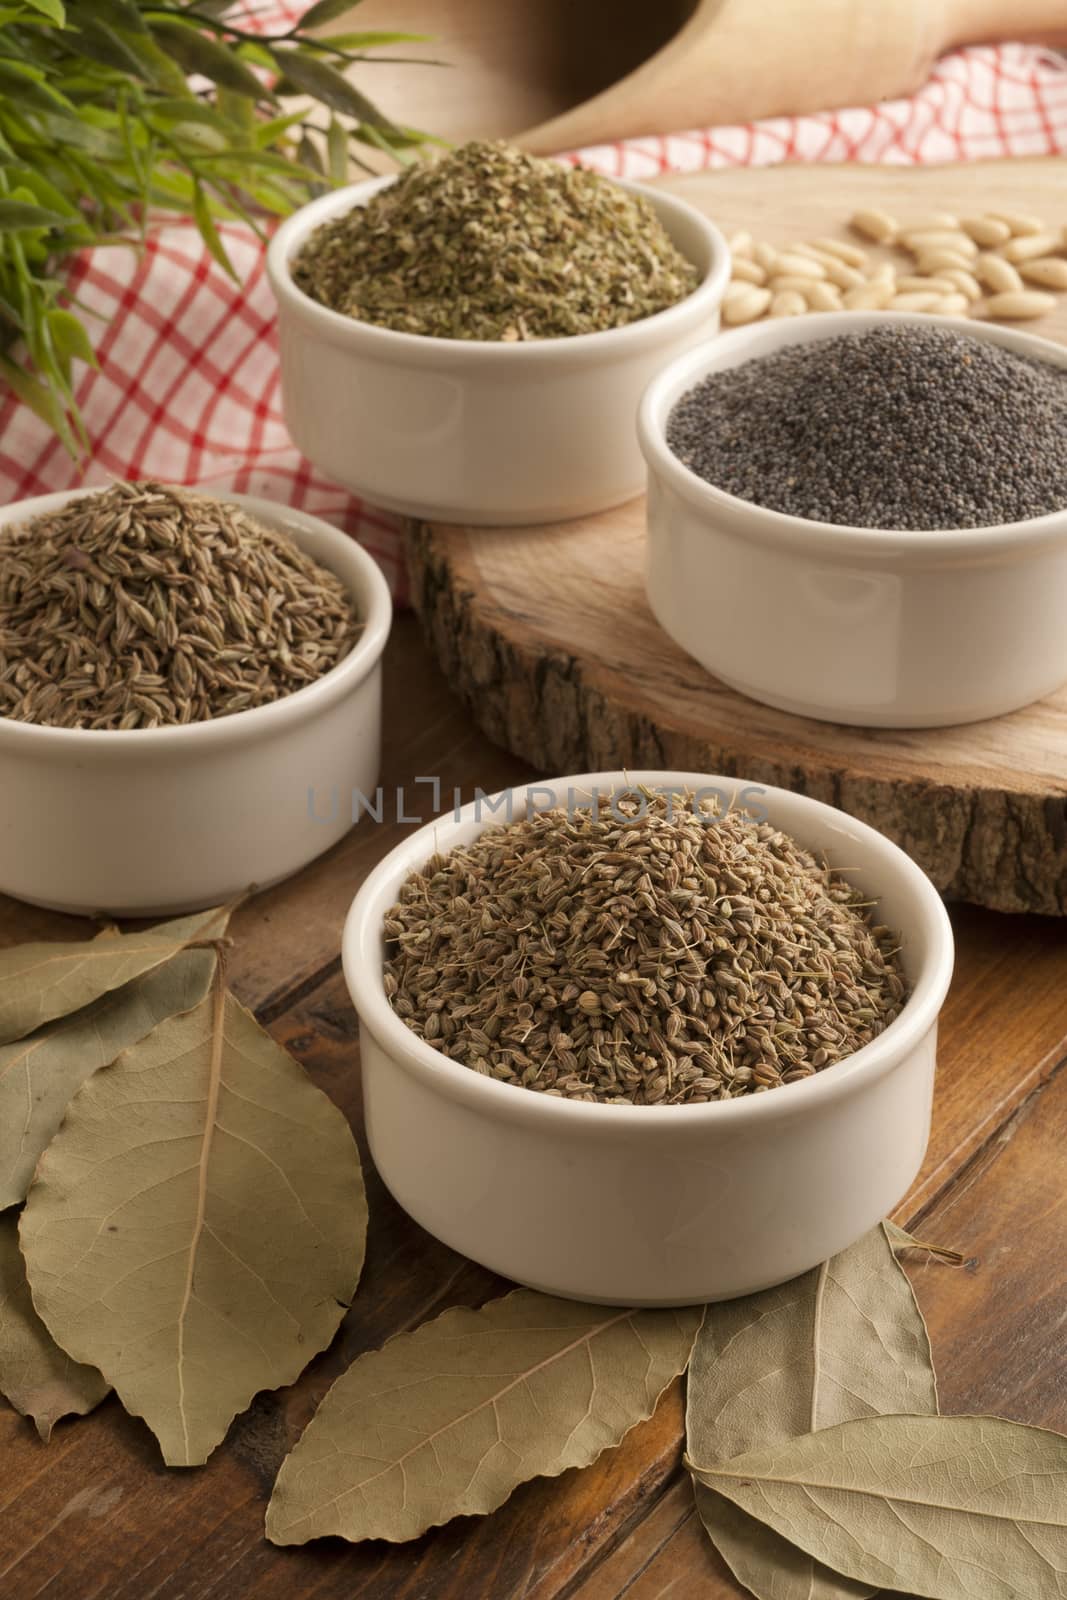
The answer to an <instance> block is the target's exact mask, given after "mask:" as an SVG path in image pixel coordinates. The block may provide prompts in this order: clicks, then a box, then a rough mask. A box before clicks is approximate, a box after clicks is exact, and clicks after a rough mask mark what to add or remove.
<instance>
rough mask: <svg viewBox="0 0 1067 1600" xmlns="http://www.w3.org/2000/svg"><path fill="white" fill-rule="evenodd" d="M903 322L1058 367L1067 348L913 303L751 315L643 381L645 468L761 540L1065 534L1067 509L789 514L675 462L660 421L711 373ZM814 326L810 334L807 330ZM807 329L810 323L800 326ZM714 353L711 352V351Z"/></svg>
mask: <svg viewBox="0 0 1067 1600" xmlns="http://www.w3.org/2000/svg"><path fill="white" fill-rule="evenodd" d="M900 322H909V323H916V324H919V323H921V324H923V325H924V326H928V325H930V324H933V325H934V326H935V327H941V328H949V329H951V330H952V331H953V332H958V333H966V334H970V335H971V336H972V337H974V338H979V339H985V340H987V341H988V342H989V343H991V344H999V345H1003V346H1004V348H1005V349H1008V350H1012V351H1014V352H1015V353H1016V354H1018V355H1024V356H1030V357H1031V358H1032V359H1034V360H1038V361H1043V362H1045V363H1046V364H1049V365H1052V366H1058V367H1067V349H1065V347H1064V346H1063V345H1060V344H1056V343H1055V342H1054V341H1053V340H1051V339H1042V338H1041V337H1040V336H1039V335H1037V334H1032V333H1021V332H1019V331H1018V330H1017V329H1015V328H1006V327H1004V326H1002V325H1001V324H1000V323H993V322H977V321H975V320H973V319H971V318H968V317H939V316H932V315H930V314H929V313H926V312H918V311H823V312H819V313H818V314H817V315H809V316H807V317H804V318H799V317H782V318H780V319H776V320H775V321H773V322H758V323H753V324H751V325H749V326H747V327H743V328H735V329H733V330H732V331H731V332H729V333H724V334H720V335H719V336H718V337H717V338H716V339H715V340H714V341H709V342H708V343H707V344H705V345H701V346H699V347H697V348H696V349H695V350H687V351H685V352H683V354H682V355H680V356H677V357H676V358H675V359H674V360H673V361H671V362H669V363H668V365H667V366H666V367H664V369H663V371H662V372H659V373H657V375H656V376H655V377H654V378H653V379H652V382H651V383H650V384H649V385H648V388H647V389H646V390H645V393H644V395H643V396H642V398H641V404H640V406H639V408H638V416H637V436H638V440H639V442H640V446H641V452H642V454H643V455H644V458H645V461H646V463H647V465H648V468H649V472H650V473H655V474H657V475H658V476H659V477H661V478H664V479H666V480H667V482H669V484H670V486H671V487H672V488H673V489H675V490H676V491H677V492H678V493H679V494H681V495H682V496H683V497H684V498H685V499H686V500H688V501H689V503H690V504H691V505H693V506H694V507H695V508H696V509H697V510H698V511H702V512H703V513H705V515H711V516H713V515H714V514H715V512H720V513H721V512H722V511H724V510H729V511H730V512H731V513H732V515H733V516H734V517H736V518H739V519H740V518H744V519H745V528H744V533H745V536H746V537H752V538H756V539H759V540H761V542H763V543H765V544H780V545H793V546H798V545H802V546H803V547H805V548H807V549H821V550H825V551H827V552H828V553H838V554H840V553H841V552H843V551H845V550H847V551H848V552H849V553H850V554H855V555H864V554H866V555H881V556H887V555H888V556H895V555H923V556H929V555H941V556H952V557H956V556H966V555H972V554H973V555H983V554H984V555H991V554H994V553H999V552H1002V551H1010V550H1014V551H1018V552H1020V553H1022V552H1023V551H1025V550H1027V549H1028V548H1029V547H1031V546H1033V545H1042V546H1044V545H1048V544H1055V543H1058V542H1060V541H1064V542H1067V507H1065V508H1064V509H1063V510H1061V511H1050V512H1047V513H1046V514H1045V515H1044V516H1041V517H1028V518H1027V519H1026V520H1025V521H1023V522H998V523H989V524H987V525H986V526H984V527H981V528H934V529H918V528H917V529H914V530H912V529H907V528H860V527H855V526H853V525H852V524H851V523H838V522H819V521H816V520H814V519H808V518H806V517H794V516H791V515H789V514H788V513H786V512H784V511H772V510H770V509H769V508H768V507H766V506H758V505H755V504H754V503H753V502H752V501H751V500H742V499H741V498H740V497H739V496H737V495H733V494H729V493H728V492H727V491H726V490H725V489H720V488H718V487H717V486H716V485H715V484H711V483H708V482H706V481H705V479H703V478H701V477H698V476H697V474H696V473H695V472H694V471H693V470H692V468H690V467H687V466H686V465H685V464H684V463H683V462H681V461H680V460H679V459H678V457H677V456H676V455H675V454H674V452H673V451H672V450H671V448H670V446H669V445H668V443H667V420H668V417H669V415H670V412H671V409H672V407H673V406H674V404H675V403H676V402H677V401H678V400H680V399H681V397H682V395H683V394H685V393H687V392H688V391H689V390H690V389H692V388H694V387H695V385H696V384H698V383H699V382H700V381H701V379H703V378H704V377H708V376H710V375H711V373H712V372H721V371H726V370H729V367H731V366H740V365H741V364H742V361H744V360H747V359H757V358H758V357H761V356H766V355H769V354H771V353H772V352H774V351H777V350H781V349H785V348H787V347H788V346H790V345H793V344H801V343H816V342H820V343H821V342H822V339H824V338H825V339H832V338H835V337H836V336H837V335H839V334H842V333H856V332H858V331H860V330H861V329H866V328H873V327H879V326H886V325H892V324H894V323H900ZM815 329H818V334H817V335H816V334H815V333H814V330H815ZM809 330H811V332H810V334H809ZM746 350H751V351H752V356H751V358H749V357H747V356H743V355H742V356H740V358H739V359H738V360H737V361H731V362H730V363H728V365H727V366H723V364H722V363H721V362H720V361H719V360H718V359H716V358H717V356H718V355H719V354H721V353H722V352H723V351H727V352H730V353H732V352H734V351H738V352H743V351H746ZM713 352H714V353H713Z"/></svg>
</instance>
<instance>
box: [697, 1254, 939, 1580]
mask: <svg viewBox="0 0 1067 1600" xmlns="http://www.w3.org/2000/svg"><path fill="white" fill-rule="evenodd" d="M936 1410H937V1387H936V1383H935V1380H934V1369H933V1361H932V1359H931V1355H930V1341H929V1338H928V1337H927V1333H926V1326H925V1324H924V1322H923V1319H922V1316H921V1314H920V1311H919V1308H918V1306H917V1305H916V1303H915V1297H914V1295H913V1293H912V1289H911V1284H910V1283H909V1282H908V1278H907V1275H906V1273H905V1272H904V1270H903V1268H902V1267H901V1266H900V1265H899V1263H898V1262H897V1260H896V1258H895V1256H894V1254H893V1250H892V1247H891V1245H890V1243H889V1240H888V1237H887V1236H886V1234H885V1232H884V1231H883V1229H882V1228H880V1227H879V1228H875V1229H873V1230H872V1231H871V1232H870V1233H869V1234H867V1235H866V1236H865V1237H864V1238H862V1239H860V1240H858V1242H857V1243H856V1244H854V1245H852V1246H850V1247H849V1249H847V1250H844V1251H842V1252H841V1254H840V1255H836V1256H834V1257H833V1258H832V1260H830V1261H828V1262H824V1264H823V1265H822V1266H821V1267H816V1268H814V1269H813V1270H812V1271H811V1272H806V1273H805V1274H804V1275H803V1276H802V1277H800V1278H795V1279H793V1281H792V1282H791V1283H786V1284H782V1285H781V1286H780V1287H778V1288H776V1289H766V1290H764V1291H763V1293H761V1294H753V1295H746V1296H745V1297H744V1298H743V1299H739V1300H730V1301H726V1302H724V1303H723V1304H720V1305H712V1306H709V1307H708V1310H707V1315H706V1316H705V1319H704V1326H703V1328H702V1330H701V1332H700V1335H699V1336H698V1338H697V1342H696V1345H695V1347H694V1350H693V1359H692V1361H691V1362H690V1366H689V1377H688V1384H687V1407H686V1448H687V1451H688V1453H689V1455H690V1456H691V1457H692V1458H693V1459H694V1460H696V1461H700V1462H703V1463H707V1462H711V1461H727V1460H729V1459H730V1458H731V1457H732V1456H738V1455H741V1454H742V1453H743V1452H744V1451H750V1450H753V1449H757V1448H760V1447H763V1446H771V1445H777V1444H779V1443H781V1442H782V1441H784V1440H787V1439H790V1438H793V1437H795V1436H796V1435H798V1434H804V1433H807V1432H809V1431H811V1430H813V1429H817V1428H825V1427H830V1426H832V1425H833V1424H835V1423H838V1422H843V1421H845V1420H847V1419H850V1418H853V1417H865V1416H870V1415H874V1414H880V1413H884V1412H887V1411H936ZM695 1490H696V1501H697V1510H698V1511H699V1513H700V1517H701V1520H702V1522H703V1523H704V1527H705V1529H706V1530H707V1533H708V1536H709V1538H710V1539H711V1540H712V1542H713V1543H714V1544H715V1545H716V1546H717V1548H718V1550H719V1552H720V1554H721V1555H722V1556H723V1559H724V1560H725V1561H726V1563H727V1565H728V1566H729V1567H730V1569H731V1571H732V1572H733V1573H734V1575H735V1577H736V1578H737V1579H738V1580H739V1581H740V1582H741V1583H742V1584H744V1585H745V1587H746V1588H748V1589H749V1590H751V1592H752V1593H753V1594H754V1595H755V1596H757V1600H838V1597H845V1596H857V1595H869V1594H871V1593H872V1592H873V1591H872V1590H871V1589H870V1588H867V1587H864V1586H863V1585H860V1584H856V1583H854V1582H851V1581H849V1580H846V1579H843V1578H839V1577H838V1576H837V1575H836V1574H835V1573H834V1572H830V1571H828V1570H827V1569H826V1568H825V1567H821V1566H820V1565H819V1563H818V1562H816V1561H813V1560H812V1558H811V1556H810V1555H808V1554H806V1553H805V1552H804V1551H803V1550H798V1549H796V1548H795V1547H794V1546H793V1545H791V1544H790V1543H789V1542H788V1541H787V1540H786V1539H784V1538H782V1537H781V1536H780V1535H779V1534H778V1533H776V1532H774V1531H773V1530H772V1529H771V1528H768V1527H765V1526H764V1525H763V1524H761V1523H760V1522H758V1521H756V1520H755V1518H753V1517H751V1516H749V1515H748V1513H747V1512H745V1511H743V1510H741V1509H740V1508H739V1507H738V1506H736V1505H734V1504H733V1503H732V1502H731V1501H730V1500H727V1499H724V1498H723V1497H722V1496H721V1495H719V1494H716V1493H714V1492H713V1491H712V1490H711V1489H709V1488H705V1487H704V1485H703V1484H702V1483H700V1482H698V1483H697V1484H696V1485H695Z"/></svg>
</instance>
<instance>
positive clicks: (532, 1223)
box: [342, 772, 953, 1305]
mask: <svg viewBox="0 0 1067 1600" xmlns="http://www.w3.org/2000/svg"><path fill="white" fill-rule="evenodd" d="M635 783H644V784H650V785H660V784H667V785H670V786H671V787H679V786H684V785H690V786H692V787H693V788H704V787H706V786H709V785H710V786H714V787H717V788H718V789H719V790H720V791H721V792H724V793H725V794H726V795H733V794H734V792H735V791H736V790H739V789H741V790H744V788H745V785H744V784H743V781H742V780H739V779H732V778H714V777H707V776H705V775H704V774H693V773H679V772H669V773H662V772H633V773H629V774H627V775H625V776H623V775H622V774H621V773H599V774H594V775H585V776H581V777H572V778H558V779H554V780H546V781H545V782H544V783H540V784H536V785H531V786H530V788H529V790H528V791H527V790H525V789H519V790H516V791H514V797H513V798H514V811H513V814H514V816H516V817H520V816H522V815H524V814H525V804H526V795H527V793H528V794H529V796H530V801H531V804H532V806H533V807H534V808H535V809H538V810H541V809H544V808H545V807H546V806H547V805H549V804H552V803H553V797H555V799H557V800H558V802H559V803H560V804H566V803H567V798H568V791H573V793H574V794H575V795H577V796H582V795H587V794H588V793H589V791H590V790H592V789H593V788H594V787H595V788H596V789H598V790H599V791H600V793H601V794H602V795H603V796H605V797H606V796H608V795H610V794H612V793H614V792H616V791H618V790H620V789H626V788H630V787H632V786H633V785H634V784H635ZM496 798H497V797H494V802H495V800H496ZM740 798H741V801H742V802H743V803H744V802H747V801H749V800H752V801H753V802H754V803H758V804H759V805H761V806H763V807H764V808H765V809H766V813H767V815H768V817H769V820H770V821H771V822H772V823H774V824H775V825H776V826H779V827H781V828H783V829H784V830H785V831H786V832H787V833H789V834H791V835H792V836H793V837H794V838H796V839H798V840H799V841H800V842H801V843H802V844H805V845H807V846H808V847H809V848H812V849H814V850H816V851H818V852H820V853H824V854H825V856H826V858H827V859H828V860H829V862H830V863H831V864H835V863H836V864H839V865H841V866H846V867H849V868H851V869H855V871H854V879H855V881H856V882H857V883H858V884H860V885H861V886H862V887H863V888H864V889H867V890H869V891H870V893H871V894H872V896H876V897H877V898H878V901H879V911H878V915H879V917H880V918H881V919H883V920H884V921H886V922H888V923H889V924H890V926H892V927H894V928H900V929H901V931H902V933H903V952H902V960H903V963H904V968H905V971H906V974H907V977H908V980H909V983H910V985H911V986H912V988H913V993H912V995H911V998H910V999H909V1000H908V1001H907V1003H906V1005H905V1007H904V1009H903V1011H902V1012H901V1014H900V1016H899V1017H898V1018H897V1019H896V1020H895V1021H894V1022H893V1023H891V1024H890V1026H889V1027H888V1028H887V1029H886V1030H885V1032H884V1033H883V1034H882V1035H881V1036H880V1037H879V1038H878V1039H876V1040H874V1042H873V1043H871V1044H869V1045H867V1046H865V1047H864V1048H863V1049H862V1050H860V1051H858V1052H857V1053H856V1054H855V1055H853V1056H851V1057H849V1058H848V1059H846V1060H845V1061H842V1062H839V1063H838V1064H837V1065H835V1066H833V1067H830V1068H827V1069H825V1070H824V1071H823V1072H821V1073H819V1074H818V1075H817V1076H816V1077H814V1078H809V1079H806V1080H802V1081H800V1082H797V1083H792V1084H787V1085H784V1086H782V1087H780V1088H777V1089H773V1090H770V1091H768V1092H767V1093H765V1094H760V1095H754V1096H752V1097H751V1098H744V1099H737V1100H732V1101H726V1102H721V1103H716V1104H711V1105H694V1106H666V1107H664V1106H612V1105H596V1104H590V1103H584V1102H577V1101H568V1100H562V1099H554V1098H548V1097H546V1096H544V1095H541V1094H537V1093H535V1092H534V1091H532V1090H530V1089H523V1088H519V1087H517V1086H515V1085H512V1084H505V1083H499V1082H497V1081H496V1080H494V1079H491V1078H487V1077H483V1076H482V1075H481V1074H479V1073H477V1072H473V1071H471V1070H470V1068H468V1067H465V1066H463V1065H461V1064H459V1063H456V1062H453V1061H450V1060H448V1059H447V1058H446V1057H445V1056H443V1055H441V1054H440V1053H439V1052H438V1051H436V1050H434V1049H433V1048H432V1047H431V1046H430V1045H428V1044H425V1043H424V1042H423V1041H422V1040H421V1039H419V1038H417V1037H416V1035H415V1034H414V1033H412V1032H411V1030H410V1029H409V1028H407V1027H406V1026H405V1024H404V1023H403V1022H402V1021H401V1019H400V1018H399V1017H398V1016H397V1015H396V1014H395V1013H394V1012H393V1010H392V1009H391V1007H390V1005H389V1002H388V1000H387V999H386V995H385V990H384V987H383V984H382V962H383V940H382V924H383V919H384V916H385V913H386V911H387V910H388V908H389V907H390V906H391V905H393V904H394V903H395V901H396V898H397V895H398V893H399V890H400V887H401V884H402V883H403V882H404V881H405V879H406V878H407V877H408V876H409V875H410V874H411V872H412V871H414V870H415V868H416V867H418V866H419V865H421V864H422V863H423V862H424V861H425V860H426V859H427V858H428V857H429V856H430V855H431V854H433V853H434V852H435V851H438V850H440V851H442V852H446V851H448V850H449V849H451V848H452V847H453V846H455V845H457V844H461V843H464V842H468V841H469V840H471V839H472V838H474V837H475V836H476V835H477V834H479V833H480V832H482V831H483V829H484V828H485V827H487V826H490V825H492V823H493V820H494V819H493V813H492V812H490V810H489V807H488V806H486V807H485V808H484V810H483V811H482V814H481V816H480V817H479V815H478V808H477V806H476V805H470V806H467V807H465V808H464V809H463V811H462V812H461V813H460V815H459V817H458V819H456V818H454V817H449V818H444V819H442V820H440V821H438V822H434V823H430V824H428V825H427V826H425V827H422V828H420V829H418V831H417V832H413V833H412V834H410V835H409V836H408V837H407V838H406V839H405V840H404V841H403V843H402V844H400V845H398V846H397V847H396V848H395V849H394V850H392V851H391V852H390V853H389V855H388V856H386V857H385V859H384V860H383V861H382V862H380V863H379V865H378V866H377V867H376V868H375V869H374V871H373V872H372V873H371V874H370V876H369V877H368V878H367V880H366V882H365V883H364V885H363V887H362V888H361V889H360V891H359V894H358V895H357V896H356V899H355V901H354V903H353V905H352V909H351V911H350V913H349V916H348V920H347V922H346V924H345V930H344V940H343V947H342V950H343V957H344V971H345V977H346V980H347V982H348V987H349V990H350V992H351V995H352V999H353V1001H354V1003H355V1006H356V1009H357V1011H358V1012H359V1016H360V1040H361V1055H362V1072H363V1100H364V1106H365V1111H366V1123H367V1135H368V1138H369V1140H370V1147H371V1152H372V1154H373V1156H374V1160H375V1163H376V1165H377V1167H378V1170H379V1172H380V1173H381V1175H382V1178H383V1179H384V1181H385V1183H386V1184H387V1185H388V1187H389V1188H390V1189H391V1191H392V1192H393V1194H394V1195H395V1196H396V1198H397V1200H398V1201H399V1202H400V1204H401V1205H402V1206H403V1207H404V1208H405V1210H407V1211H408V1212H410V1214H411V1215H412V1216H413V1217H414V1218H415V1220H416V1221H417V1222H419V1223H421V1224H422V1226H423V1227H424V1228H426V1229H428V1230H429V1232H431V1233H433V1234H435V1235H436V1236H437V1237H438V1238H439V1239H442V1240H444V1242H445V1243H446V1244H448V1245H451V1246H452V1248H453V1249H455V1250H459V1251H462V1253H463V1254H464V1255H467V1256H470V1257H472V1258H473V1259H474V1260H475V1261H479V1262H481V1263H482V1264H483V1265H485V1266H487V1267H490V1268H492V1269H493V1270H494V1271H496V1272H500V1273H502V1274H504V1276H505V1277H509V1278H514V1279H517V1280H518V1281H519V1282H520V1283H525V1284H529V1285H531V1286H532V1287H534V1288H537V1289H543V1290H546V1291H548V1292H550V1293H552V1294H560V1295H567V1296H570V1297H572V1298H576V1299H584V1300H594V1301H605V1302H609V1303H614V1304H626V1305H681V1304H691V1303H698V1302H701V1301H705V1300H713V1299H726V1298H729V1297H730V1296H733V1295H739V1294H747V1293H749V1292H750V1291H753V1290H756V1289H762V1288H766V1287H767V1286H768V1285H770V1284H772V1283H780V1282H783V1281H784V1280H785V1279H787V1278H791V1277H794V1276H795V1275H796V1274H797V1273H799V1272H803V1271H805V1270H806V1269H807V1268H808V1267H811V1266H813V1265H814V1264H815V1263H816V1262H818V1261H822V1260H824V1259H825V1258H826V1257H827V1256H829V1255H832V1254H833V1253H834V1252H835V1251H837V1250H842V1249H844V1248H845V1246H846V1245H848V1244H849V1243H851V1242H852V1241H853V1240H854V1239H857V1238H859V1236H860V1235H861V1234H862V1233H864V1232H865V1231H866V1230H867V1229H868V1228H870V1227H872V1226H873V1225H874V1224H875V1223H876V1222H877V1221H878V1220H879V1219H880V1218H881V1217H883V1216H885V1214H886V1213H887V1212H888V1211H890V1210H891V1209H892V1207H893V1206H895V1205H896V1204H897V1202H898V1201H899V1200H900V1199H901V1198H902V1197H903V1195H904V1194H905V1192H906V1191H907V1189H908V1187H909V1185H910V1184H911V1182H912V1180H913V1179H914V1177H915V1174H916V1173H917V1171H918V1169H919V1165H920V1163H921V1161H922V1157H923V1152H924V1151H925V1149H926V1142H927V1137H928V1134H929V1126H930V1102H931V1093H932V1088H933V1079H934V1058H935V1046H936V1037H937V1016H938V1012H939V1011H940V1009H941V1005H942V1002H943V1001H944V998H945V992H946V990H947V988H948V983H949V978H950V976H951V973H952V953H953V946H952V931H951V928H950V925H949V921H948V917H947V915H946V913H945V909H944V907H943V906H942V904H941V901H940V899H939V897H938V895H937V893H936V891H935V890H934V889H933V887H932V886H931V884H930V882H929V880H928V879H927V878H926V876H925V874H924V873H923V872H922V871H920V869H919V868H918V867H917V866H916V865H915V863H914V862H913V861H911V860H910V859H909V858H908V857H907V856H906V855H905V854H904V853H903V851H902V850H899V849H898V848H897V847H896V845H894V844H891V843H890V842H889V840H888V839H885V838H883V836H882V835H881V834H879V833H876V832H875V830H874V829H873V828H869V827H867V826H866V825H865V824H864V823H862V822H857V821H855V820H854V819H853V818H851V817H847V816H845V815H844V813H843V812H840V811H835V810H834V809H833V808H832V807H830V806H826V805H822V804H821V803H820V802H818V801H815V800H809V799H807V798H806V797H804V796H803V795H796V794H790V793H787V792H786V791H785V790H782V789H762V788H760V789H757V788H755V787H749V788H748V792H747V794H745V793H742V794H741V797H740ZM575 803H581V802H580V799H579V800H578V801H576V802H575ZM504 814H506V813H502V812H500V811H497V812H496V821H500V820H501V818H502V815H504ZM852 877H853V874H852V873H850V879H851V878H852Z"/></svg>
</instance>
